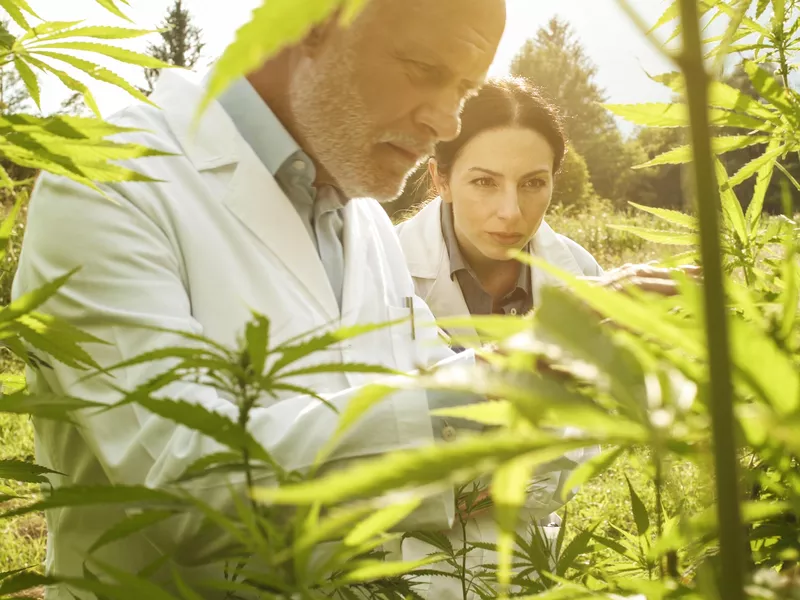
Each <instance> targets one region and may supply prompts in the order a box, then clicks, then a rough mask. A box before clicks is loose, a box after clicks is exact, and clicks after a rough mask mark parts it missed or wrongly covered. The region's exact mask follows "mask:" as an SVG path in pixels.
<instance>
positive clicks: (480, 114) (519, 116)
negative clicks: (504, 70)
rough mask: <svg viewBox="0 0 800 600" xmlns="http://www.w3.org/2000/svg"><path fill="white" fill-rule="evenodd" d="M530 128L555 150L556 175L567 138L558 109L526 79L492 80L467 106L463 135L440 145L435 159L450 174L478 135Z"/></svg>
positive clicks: (463, 111)
mask: <svg viewBox="0 0 800 600" xmlns="http://www.w3.org/2000/svg"><path fill="white" fill-rule="evenodd" d="M507 126H517V127H523V128H526V129H531V130H533V131H535V132H537V133H539V134H541V135H542V136H544V138H545V139H546V140H547V141H548V142H549V143H550V147H551V148H552V149H553V156H554V158H553V173H557V172H558V170H559V169H560V168H561V163H562V161H563V160H564V155H565V153H566V146H567V139H566V134H565V133H564V126H563V124H562V122H561V117H560V116H559V113H558V109H557V108H556V107H555V106H554V105H553V104H551V103H550V102H548V101H547V100H546V99H545V98H544V97H543V96H542V94H541V93H540V92H539V90H538V89H537V88H536V87H534V86H533V85H532V84H531V83H530V82H529V81H528V80H527V79H523V78H521V77H507V78H502V79H490V80H488V81H487V82H486V83H485V84H483V86H481V88H480V89H479V90H478V91H477V93H476V94H475V95H474V96H471V97H470V98H468V99H467V101H466V102H465V103H464V108H463V110H462V111H461V133H459V135H458V137H457V138H455V139H453V140H450V141H449V142H439V143H438V144H437V145H436V150H435V151H434V158H436V162H437V163H438V165H439V170H440V172H441V173H442V174H443V175H445V176H446V175H448V174H449V172H450V169H451V168H452V166H453V163H454V162H455V161H456V159H457V158H458V155H459V153H460V152H461V150H462V149H463V148H464V146H466V145H467V144H468V143H469V141H470V140H471V139H472V138H474V137H475V136H476V135H478V134H480V133H483V132H484V131H488V130H490V129H497V128H499V127H507Z"/></svg>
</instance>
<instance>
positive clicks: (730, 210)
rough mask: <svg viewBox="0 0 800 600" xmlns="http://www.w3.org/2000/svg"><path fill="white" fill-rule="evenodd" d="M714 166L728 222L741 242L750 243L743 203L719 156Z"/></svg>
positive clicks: (721, 201)
mask: <svg viewBox="0 0 800 600" xmlns="http://www.w3.org/2000/svg"><path fill="white" fill-rule="evenodd" d="M714 167H715V170H716V175H717V185H718V186H719V194H720V203H721V205H722V213H723V214H724V215H725V218H726V220H727V224H728V225H729V226H730V227H731V229H732V230H733V232H734V233H735V234H736V236H737V237H738V239H739V243H741V244H743V245H746V244H748V243H749V237H748V236H747V224H746V222H745V220H744V211H743V210H742V205H741V203H740V202H739V198H737V197H736V193H735V192H734V191H733V188H732V187H731V185H730V182H729V180H728V172H727V171H726V170H725V166H724V165H723V164H722V162H721V161H720V160H719V159H718V158H714Z"/></svg>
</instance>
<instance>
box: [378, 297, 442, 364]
mask: <svg viewBox="0 0 800 600" xmlns="http://www.w3.org/2000/svg"><path fill="white" fill-rule="evenodd" d="M412 306H413V309H412ZM412 306H393V305H391V304H389V305H387V307H386V310H387V313H388V315H387V316H388V320H389V321H401V322H400V323H397V324H396V325H392V327H391V338H392V351H393V353H394V358H395V361H396V363H397V368H398V369H400V370H402V371H413V370H415V369H419V368H423V367H426V366H429V365H427V364H426V363H427V360H426V357H427V356H429V355H430V354H431V351H432V349H433V347H434V345H435V344H441V341H440V340H439V339H438V338H439V333H438V329H437V327H436V324H435V323H434V322H433V319H432V318H431V315H430V312H429V311H428V309H427V307H426V306H425V304H424V303H423V301H422V300H421V299H420V298H419V297H417V296H413V305H412Z"/></svg>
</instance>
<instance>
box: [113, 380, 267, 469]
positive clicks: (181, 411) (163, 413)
mask: <svg viewBox="0 0 800 600" xmlns="http://www.w3.org/2000/svg"><path fill="white" fill-rule="evenodd" d="M130 403H136V404H139V405H141V406H143V407H144V408H146V409H147V410H149V411H150V412H152V413H153V414H156V415H158V416H159V417H162V418H164V419H168V420H170V421H173V422H175V423H178V424H179V425H183V426H184V427H188V428H189V429H191V430H192V431H195V432H198V433H202V434H203V435H206V436H208V437H210V438H211V439H213V440H214V441H216V442H219V443H220V444H222V445H223V446H225V447H227V448H231V449H232V450H238V451H242V450H247V452H248V453H249V455H250V456H251V458H253V459H255V460H260V461H263V462H265V463H267V464H269V465H273V466H276V465H275V461H274V460H273V459H272V456H270V454H269V453H268V452H267V451H266V450H265V449H264V448H263V447H262V446H261V445H260V444H259V443H258V442H257V441H256V440H255V438H254V437H253V436H252V435H251V434H250V433H249V432H248V431H246V430H245V429H244V428H243V427H242V426H241V425H239V424H238V423H235V422H234V421H232V420H231V419H229V418H228V417H226V416H225V415H223V414H220V413H217V412H213V411H211V410H209V409H207V408H206V407H204V406H201V405H199V404H191V403H189V402H186V401H184V400H175V399H169V398H154V397H152V396H150V395H149V394H143V393H139V392H137V391H136V390H134V392H133V393H131V394H130V395H128V396H127V397H126V398H125V399H124V400H122V401H121V402H120V403H119V405H125V404H130Z"/></svg>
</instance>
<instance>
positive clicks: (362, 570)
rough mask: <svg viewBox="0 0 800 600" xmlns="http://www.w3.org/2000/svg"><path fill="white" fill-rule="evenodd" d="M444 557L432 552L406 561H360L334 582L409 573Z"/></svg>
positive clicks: (359, 581)
mask: <svg viewBox="0 0 800 600" xmlns="http://www.w3.org/2000/svg"><path fill="white" fill-rule="evenodd" d="M445 558H446V557H445V556H444V555H443V554H434V555H432V556H428V557H425V558H423V559H420V560H415V561H407V562H384V561H382V560H375V561H360V562H358V563H356V564H355V565H354V568H353V569H352V570H350V571H348V572H347V573H346V574H345V575H344V576H343V577H342V578H341V579H339V580H338V581H336V582H334V583H335V584H342V583H349V584H353V583H363V582H366V581H374V580H376V579H382V578H387V577H399V576H401V575H406V574H407V573H411V572H412V571H414V570H416V569H419V568H420V567H424V566H427V565H432V564H435V563H437V562H440V561H442V560H443V559H445Z"/></svg>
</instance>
